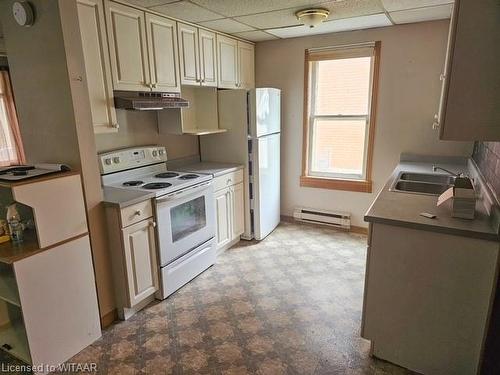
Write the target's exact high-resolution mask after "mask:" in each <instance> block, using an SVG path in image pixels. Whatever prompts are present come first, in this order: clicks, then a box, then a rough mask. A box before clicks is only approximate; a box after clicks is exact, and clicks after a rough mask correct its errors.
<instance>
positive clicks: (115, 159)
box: [113, 156, 120, 164]
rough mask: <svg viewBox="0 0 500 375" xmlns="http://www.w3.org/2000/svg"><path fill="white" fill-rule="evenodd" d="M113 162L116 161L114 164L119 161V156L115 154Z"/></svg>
mask: <svg viewBox="0 0 500 375" xmlns="http://www.w3.org/2000/svg"><path fill="white" fill-rule="evenodd" d="M113 163H116V164H118V163H120V157H119V156H115V157H114V158H113Z"/></svg>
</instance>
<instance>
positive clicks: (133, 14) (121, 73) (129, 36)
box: [106, 1, 152, 91]
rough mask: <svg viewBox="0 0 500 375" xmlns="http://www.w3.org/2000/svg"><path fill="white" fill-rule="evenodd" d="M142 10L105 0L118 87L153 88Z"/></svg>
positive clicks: (133, 88)
mask: <svg viewBox="0 0 500 375" xmlns="http://www.w3.org/2000/svg"><path fill="white" fill-rule="evenodd" d="M144 17H145V14H144V12H143V11H140V10H137V9H134V8H131V7H128V6H125V5H122V4H117V3H113V2H110V1H106V20H107V28H108V37H109V50H110V55H111V69H112V76H113V86H114V89H115V90H132V91H144V90H149V89H151V88H152V84H151V80H150V76H149V64H148V53H147V43H146V30H145V25H146V24H145V22H144Z"/></svg>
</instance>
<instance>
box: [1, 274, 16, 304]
mask: <svg viewBox="0 0 500 375" xmlns="http://www.w3.org/2000/svg"><path fill="white" fill-rule="evenodd" d="M7 267H8V266H6V265H1V266H0V299H1V300H3V301H5V302H7V303H10V304H12V305H15V306H18V307H21V303H20V302H19V292H18V290H17V283H16V278H15V277H14V272H13V271H12V268H10V269H8V268H7Z"/></svg>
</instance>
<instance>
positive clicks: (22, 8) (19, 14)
mask: <svg viewBox="0 0 500 375" xmlns="http://www.w3.org/2000/svg"><path fill="white" fill-rule="evenodd" d="M12 15H13V16H14V19H15V20H16V22H17V23H18V24H19V25H21V26H31V25H33V22H34V21H35V16H34V13H33V7H32V6H31V4H30V3H28V2H27V1H16V2H14V4H12Z"/></svg>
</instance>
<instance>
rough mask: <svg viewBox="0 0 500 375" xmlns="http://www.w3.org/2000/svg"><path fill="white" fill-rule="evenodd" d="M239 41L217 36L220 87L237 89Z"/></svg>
mask: <svg viewBox="0 0 500 375" xmlns="http://www.w3.org/2000/svg"><path fill="white" fill-rule="evenodd" d="M237 44H238V43H237V41H236V40H235V39H232V38H228V37H226V36H223V35H219V34H217V63H218V66H219V87H220V88H225V89H235V88H237V87H238V86H237V82H238V48H237Z"/></svg>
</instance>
